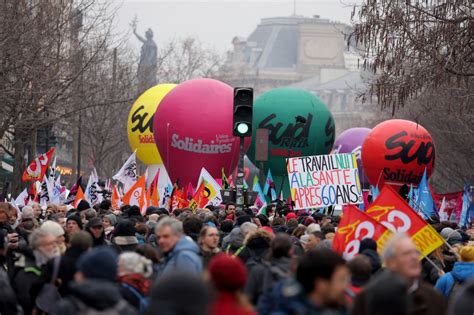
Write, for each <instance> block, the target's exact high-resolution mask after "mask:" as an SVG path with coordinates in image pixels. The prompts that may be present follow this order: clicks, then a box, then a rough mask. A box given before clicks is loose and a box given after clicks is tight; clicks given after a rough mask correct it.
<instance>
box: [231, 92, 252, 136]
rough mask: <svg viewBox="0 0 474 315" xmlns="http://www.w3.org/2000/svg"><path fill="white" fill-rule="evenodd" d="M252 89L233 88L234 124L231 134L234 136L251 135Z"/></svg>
mask: <svg viewBox="0 0 474 315" xmlns="http://www.w3.org/2000/svg"><path fill="white" fill-rule="evenodd" d="M252 106H253V89H252V88H235V89H234V124H233V132H232V134H233V135H234V136H236V137H250V136H251V135H252V112H253V109H252Z"/></svg>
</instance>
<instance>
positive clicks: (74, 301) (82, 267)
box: [56, 246, 138, 315]
mask: <svg viewBox="0 0 474 315" xmlns="http://www.w3.org/2000/svg"><path fill="white" fill-rule="evenodd" d="M117 262H118V256H117V253H115V251H114V250H113V249H111V248H110V247H107V246H101V247H96V248H94V249H92V250H90V251H88V252H86V253H84V254H83V255H81V257H80V258H79V260H78V261H77V264H76V266H77V272H76V274H75V275H74V280H75V281H74V282H73V283H71V285H70V289H71V294H70V296H68V297H66V298H65V299H62V300H61V301H60V302H59V304H58V306H57V312H56V313H57V314H72V315H75V314H92V313H94V314H95V313H101V314H109V313H110V314H124V315H125V314H132V315H134V314H138V312H137V311H136V310H135V308H133V307H132V306H131V305H130V304H129V303H127V301H125V300H124V299H123V298H122V295H121V293H120V288H119V286H118V284H117V269H118V265H117Z"/></svg>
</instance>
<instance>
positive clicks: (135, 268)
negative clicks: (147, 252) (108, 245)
mask: <svg viewBox="0 0 474 315" xmlns="http://www.w3.org/2000/svg"><path fill="white" fill-rule="evenodd" d="M119 266H120V267H121V269H122V270H120V271H119V273H120V274H119V275H120V276H121V275H127V274H133V273H138V274H141V275H143V276H145V277H146V278H148V277H150V276H151V275H152V273H153V264H152V262H151V260H149V259H148V258H145V257H143V256H142V255H140V254H137V253H135V252H124V253H122V254H120V256H119Z"/></svg>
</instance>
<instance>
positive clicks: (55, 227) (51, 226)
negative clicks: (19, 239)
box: [40, 220, 65, 237]
mask: <svg viewBox="0 0 474 315" xmlns="http://www.w3.org/2000/svg"><path fill="white" fill-rule="evenodd" d="M40 229H41V230H43V231H46V232H49V233H50V234H53V235H54V237H58V236H61V235H64V234H65V232H64V229H63V227H62V226H61V225H60V224H59V223H57V222H54V221H51V220H48V221H45V222H44V223H43V224H41V227H40Z"/></svg>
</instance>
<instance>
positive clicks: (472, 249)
mask: <svg viewBox="0 0 474 315" xmlns="http://www.w3.org/2000/svg"><path fill="white" fill-rule="evenodd" d="M459 256H460V257H461V261H459V262H456V263H455V264H454V268H453V270H452V271H450V272H448V273H446V274H445V275H443V276H442V277H441V278H439V279H438V281H437V282H436V286H435V288H436V289H437V290H438V291H439V292H441V293H442V294H443V295H444V296H445V297H451V296H454V295H455V292H456V291H457V290H458V289H459V287H460V286H461V285H462V284H463V283H464V282H467V281H469V280H471V279H474V246H464V247H462V248H461V250H460V251H459Z"/></svg>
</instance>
